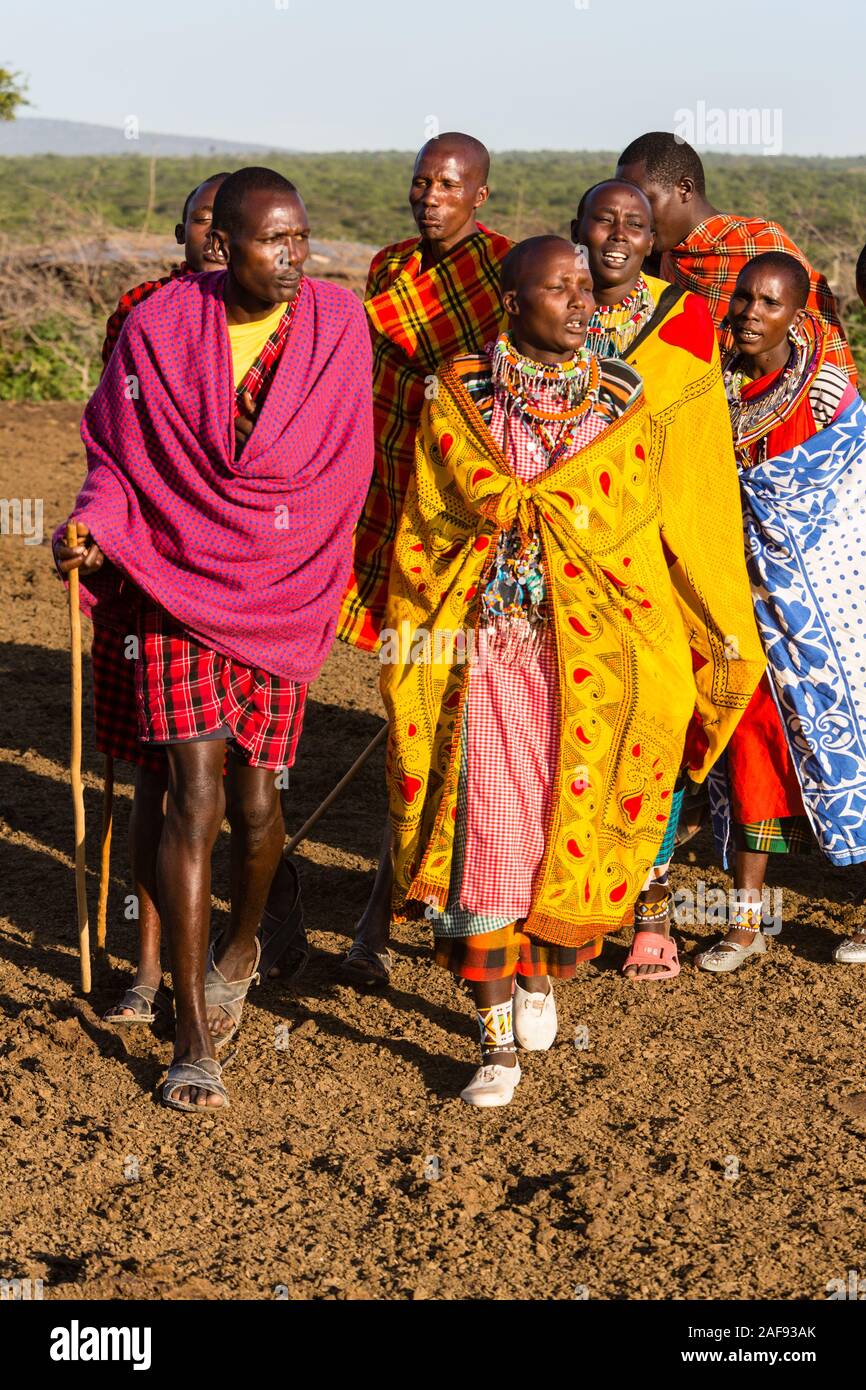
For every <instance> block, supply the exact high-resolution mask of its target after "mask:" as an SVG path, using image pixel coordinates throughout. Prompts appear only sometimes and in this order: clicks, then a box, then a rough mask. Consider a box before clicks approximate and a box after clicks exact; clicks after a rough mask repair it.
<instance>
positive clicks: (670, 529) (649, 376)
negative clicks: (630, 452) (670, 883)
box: [625, 275, 766, 780]
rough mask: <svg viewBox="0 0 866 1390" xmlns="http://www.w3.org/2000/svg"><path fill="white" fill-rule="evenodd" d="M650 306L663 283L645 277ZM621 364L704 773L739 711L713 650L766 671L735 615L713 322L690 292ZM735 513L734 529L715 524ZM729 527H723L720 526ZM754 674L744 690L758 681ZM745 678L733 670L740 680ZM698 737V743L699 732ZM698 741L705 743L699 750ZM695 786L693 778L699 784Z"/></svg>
mask: <svg viewBox="0 0 866 1390" xmlns="http://www.w3.org/2000/svg"><path fill="white" fill-rule="evenodd" d="M645 279H646V281H647V284H648V286H649V288H650V291H651V293H652V297H653V301H654V302H655V304H656V305H658V304H659V301H660V300H661V298H662V295H663V293H664V292H665V290H667V289H669V286H668V284H667V281H665V280H658V279H655V278H654V277H653V276H650V275H647V276H646V277H645ZM625 360H626V361H627V362H629V363H631V365H632V366H633V367H634V368H635V369H636V370H637V371H638V372H639V373H640V375H641V377H642V379H643V384H644V398H645V400H646V403H647V406H648V408H649V412H650V416H651V419H652V431H653V452H654V454H657V455H658V457H659V458H660V460H661V463H660V470H659V490H660V493H661V496H662V499H663V505H662V540H663V542H664V545H665V553H666V556H667V559H668V563H669V564H670V565H671V579H672V581H673V586H674V594H675V598H676V601H677V604H678V606H679V609H680V612H681V614H682V617H683V621H684V623H685V625H686V630H687V632H688V635H689V644H690V646H691V648H692V664H693V666H694V667H695V672H694V679H695V687H696V708H697V712H698V714H699V715H700V718H701V723H702V731H699V732H698V734H697V737H695V730H694V729H692V730H691V731H690V738H689V744H690V752H691V753H693V754H696V756H697V758H699V759H700V760H701V765H702V766H704V769H705V771H706V770H708V769H709V767H710V766H712V764H713V763H714V762H715V761H716V760H717V759H718V757H719V756H720V754H721V753H722V752H723V751H724V749H725V747H726V746H727V743H728V740H729V739H730V737H731V735H732V733H733V732H734V729H735V728H736V726H737V724H738V723H739V720H740V716H741V715H742V714H743V705H742V702H741V693H742V689H743V681H742V679H740V678H738V679H737V680H736V681H735V682H734V685H733V688H731V687H730V686H729V683H728V676H729V674H730V672H729V670H728V668H729V666H730V664H731V661H730V660H728V661H723V662H721V663H720V662H719V659H718V650H717V647H716V645H715V643H716V639H717V635H718V634H722V636H723V639H724V644H725V651H726V654H727V656H728V657H729V658H731V659H733V660H736V657H737V654H738V653H739V656H740V658H741V660H742V661H743V662H745V663H746V668H747V669H752V668H755V667H757V666H758V665H760V668H761V671H762V670H764V669H765V667H766V658H765V657H764V656H762V651H763V648H762V646H761V642H760V638H759V636H758V631H757V627H756V625H755V622H754V605H753V608H752V621H751V622H748V621H747V620H746V619H745V618H744V616H743V609H742V602H743V586H744V585H747V584H748V579H747V574H746V565H745V556H744V547H743V545H742V544H741V543H740V539H741V536H742V530H743V526H742V502H741V500H740V484H739V478H738V475H737V464H736V459H735V457H734V447H733V439H732V435H731V428H730V414H729V411H728V403H727V399H726V397H725V387H724V383H723V381H722V371H721V364H720V361H719V347H718V339H717V336H716V332H715V328H714V326H713V321H712V316H711V314H710V312H709V309H708V308H707V305H706V303H705V302H704V300H703V299H702V298H701V297H700V296H699V295H696V294H682V295H681V296H680V298H679V299H678V301H677V303H676V304H674V306H673V307H672V308H671V309H670V310H669V311H668V312H667V313H666V314H664V316H663V317H662V318H661V319H660V320H658V319H656V320H654V321H653V327H652V331H651V332H649V333H648V334H646V335H644V336H643V337H642V338H640V339H638V340H636V347H635V346H633V347H632V349H631V350H629V351H628V352H626V354H625ZM735 516H736V517H737V525H736V526H734V525H733V522H732V521H730V520H728V521H726V522H724V523H723V522H722V518H723V517H725V518H728V519H730V518H733V517H735ZM728 527H730V529H728ZM760 674H761V673H760V671H759V672H758V674H757V677H756V678H755V679H754V680H753V681H752V683H751V685H750V686H749V693H750V694H751V691H752V690H753V689H754V688H755V686H757V684H758V681H759V680H760ZM742 675H743V672H742V671H741V672H740V677H742ZM701 735H703V737H702V736H701ZM703 738H706V739H707V740H708V742H709V752H708V753H705V750H704V748H703ZM698 780H700V778H699V779H698Z"/></svg>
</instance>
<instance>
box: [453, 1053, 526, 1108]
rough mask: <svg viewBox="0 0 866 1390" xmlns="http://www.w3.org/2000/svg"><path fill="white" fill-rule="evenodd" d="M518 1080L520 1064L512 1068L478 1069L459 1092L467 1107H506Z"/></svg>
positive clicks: (493, 1067)
mask: <svg viewBox="0 0 866 1390" xmlns="http://www.w3.org/2000/svg"><path fill="white" fill-rule="evenodd" d="M519 1080H520V1063H519V1062H516V1063H515V1064H514V1066H513V1067H500V1066H482V1067H479V1068H478V1070H477V1072H476V1073H475V1075H474V1076H473V1078H472V1080H471V1081H470V1082H469V1085H468V1086H466V1087H465V1088H464V1090H462V1091H461V1092H460V1099H461V1100H465V1101H466V1104H467V1105H487V1106H490V1105H507V1104H508V1103H509V1101H510V1100H511V1097H512V1096H513V1095H514V1092H515V1089H516V1087H517V1083H518V1081H519Z"/></svg>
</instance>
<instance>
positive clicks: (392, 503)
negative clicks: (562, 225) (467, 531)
mask: <svg viewBox="0 0 866 1390" xmlns="http://www.w3.org/2000/svg"><path fill="white" fill-rule="evenodd" d="M511 245H512V243H511V242H510V241H509V240H508V238H507V237H504V236H500V235H499V234H498V233H497V232H491V231H489V230H488V229H487V228H486V227H482V226H481V224H480V223H479V224H478V230H477V232H475V233H473V235H472V236H470V237H468V238H467V239H466V241H464V242H461V244H460V245H459V246H457V247H455V249H454V250H453V251H452V252H451V254H450V255H448V256H446V257H445V258H444V259H443V260H441V261H440V262H439V263H438V264H437V265H434V266H431V267H430V269H429V270H425V271H422V269H421V241H420V239H419V238H418V237H413V238H412V239H411V240H409V241H401V242H398V243H397V244H396V245H394V246H386V247H385V248H384V250H382V251H379V252H378V254H377V255H375V256H374V257H373V260H372V262H371V265H370V272H369V275H368V277H367V290H366V294H365V301H366V303H365V308H366V310H367V314H368V317H369V320H370V331H371V333H372V337H373V427H374V431H375V436H376V468H375V473H374V475H373V481H372V483H371V485H370V490H369V492H368V494H367V500H366V502H365V504H364V510H363V512H362V514H361V519H360V521H359V522H358V525H357V527H356V529H355V549H354V558H353V562H352V572H351V574H350V576H349V584H348V587H347V590H346V594H345V596H344V599H343V606H342V610H341V613H340V618H339V621H338V624H337V635H338V636H339V637H341V638H342V639H343V641H344V642H349V643H351V644H352V645H353V646H356V647H360V648H361V650H362V651H375V650H376V648H377V646H378V641H379V630H380V628H381V626H382V622H383V619H384V614H385V603H386V600H387V596H388V576H389V573H390V569H391V556H392V552H393V548H394V538H395V536H396V534H397V523H398V521H399V519H400V512H401V510H402V506H403V498H404V496H405V494H406V488H407V486H408V483H409V478H410V475H411V472H412V467H413V462H414V452H415V432H416V430H417V428H418V421H419V419H420V418H421V410H422V408H423V406H424V401H425V399H426V397H427V395H429V394H431V393H433V392H434V391H435V389H436V385H435V374H436V371H437V368H438V367H439V366H440V364H441V363H443V362H447V361H448V360H449V358H451V357H457V356H460V355H461V354H463V353H467V352H480V351H481V349H482V348H483V346H484V344H485V343H486V342H489V341H490V340H491V339H492V338H496V337H497V336H498V334H499V331H500V328H501V327H502V326H503V324H504V321H505V316H504V312H503V309H502V303H501V299H500V294H499V271H500V266H501V264H502V261H503V260H504V258H505V256H506V255H507V253H508V251H510V249H511Z"/></svg>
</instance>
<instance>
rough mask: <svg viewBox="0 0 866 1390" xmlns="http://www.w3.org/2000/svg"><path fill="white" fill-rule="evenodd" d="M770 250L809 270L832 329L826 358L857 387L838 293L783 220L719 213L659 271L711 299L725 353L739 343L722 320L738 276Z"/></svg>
mask: <svg viewBox="0 0 866 1390" xmlns="http://www.w3.org/2000/svg"><path fill="white" fill-rule="evenodd" d="M765 251H786V252H787V253H788V255H789V256H794V257H795V258H796V260H798V261H800V263H801V264H802V265H804V266H805V268H806V269H807V270H808V272H809V279H810V282H811V286H812V289H811V293H810V295H809V308H810V309H812V310H813V311H814V312H816V313H818V314H820V316H821V318H822V319H823V320H824V323H825V324H826V325H827V329H828V335H827V358H828V360H829V361H831V362H835V363H836V365H837V366H839V367H841V368H842V370H843V372H846V373H847V375H848V377H849V378H850V380H851V381H852V382H853V384H854V385H855V386H856V385H857V368H856V367H855V365H854V358H853V357H852V356H851V349H850V347H849V346H848V341H847V339H846V337H845V331H844V329H843V328H842V324H841V322H840V319H839V310H838V308H837V306H836V300H835V298H834V295H833V291H832V290H831V289H830V286H829V285H828V284H827V281H826V279H825V277H824V276H823V275H821V274H820V273H819V272H818V271H817V270H814V269H813V268H812V266H811V265H810V264H809V262H808V261H807V260H806V257H805V256H804V255H803V253H802V251H801V250H800V249H799V247H798V246H795V244H794V242H793V241H792V240H791V238H790V237H789V236H788V235H787V234H786V233H785V232H784V231H783V230H782V228H781V227H780V226H779V224H778V222H766V221H765V220H764V218H763V217H732V216H729V215H728V214H727V213H723V212H718V213H715V214H714V215H713V216H712V217H708V218H707V220H706V221H705V222H702V223H701V224H700V226H698V227H695V229H694V231H693V232H690V233H689V235H688V236H687V237H686V238H685V240H683V241H681V242H680V243H679V245H678V246H675V247H674V248H673V250H672V251H666V252H665V253H664V255H663V256H662V259H661V269H660V274H661V277H662V279H663V280H670V281H672V283H673V284H675V285H682V287H683V288H684V289H687V290H692V291H693V292H694V293H695V294H699V295H701V296H702V297H703V298H704V299H705V300H706V301H707V304H708V305H709V309H710V313H711V314H712V316H713V322H714V323H715V325H716V328H717V329H720V330H721V331H720V333H719V346H720V348H721V349H722V351H723V352H724V351H726V350H729V349H732V348H733V346H734V342H733V338H732V337H731V334H730V331H729V330H728V329H727V328H725V329H722V320H723V319H724V317H725V314H726V313H727V311H728V304H729V303H730V299H731V295H732V294H733V292H734V286H735V284H736V283H737V276H738V275H739V273H740V271H741V270H742V268H743V266H744V265H745V264H746V262H747V261H750V260H752V259H753V258H754V257H755V256H761V255H763V253H764V252H765Z"/></svg>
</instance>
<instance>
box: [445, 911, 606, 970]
mask: <svg viewBox="0 0 866 1390" xmlns="http://www.w3.org/2000/svg"><path fill="white" fill-rule="evenodd" d="M601 946H602V938H601V937H596V938H594V939H593V940H592V941H588V942H587V943H586V945H585V946H579V947H574V946H553V945H551V944H550V942H549V941H539V940H538V939H537V937H533V936H527V934H526V932H525V931H523V930H521V928H520V927H519V926H518V925H517V923H516V922H511V923H510V925H509V926H507V927H501V928H500V929H499V931H485V932H479V933H478V935H477V936H437V937H435V938H434V953H433V954H434V959H435V961H436V964H437V965H441V966H442V967H443V968H444V969H445V970H450V972H451V974H452V975H456V976H457V977H458V978H459V979H461V980H477V981H485V980H510V979H511V977H512V975H524V976H525V975H553V976H554V977H555V978H556V979H559V980H570V979H572V977H573V976H574V975H576V974H577V967H578V965H579V964H580V962H581V961H585V960H595V958H596V956H600V955H601Z"/></svg>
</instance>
